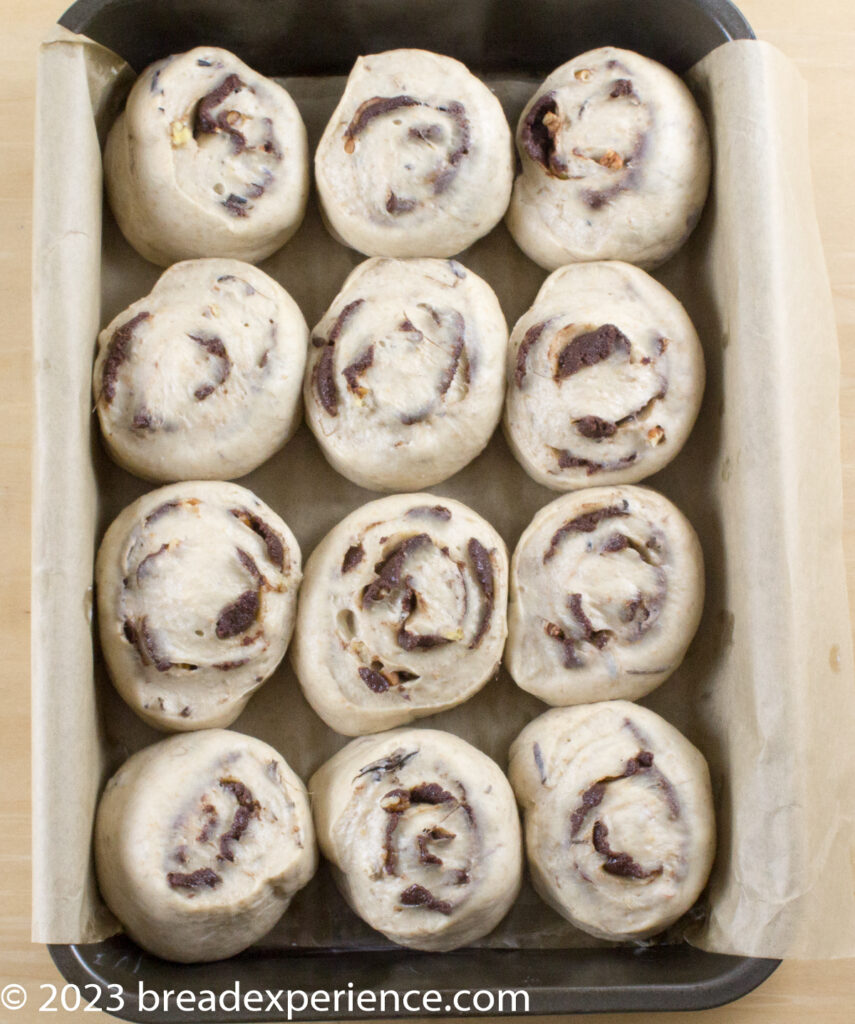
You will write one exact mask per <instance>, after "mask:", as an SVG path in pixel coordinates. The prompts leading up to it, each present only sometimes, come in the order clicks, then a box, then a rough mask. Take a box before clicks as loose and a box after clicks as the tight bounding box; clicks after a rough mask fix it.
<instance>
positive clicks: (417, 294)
mask: <svg viewBox="0 0 855 1024" xmlns="http://www.w3.org/2000/svg"><path fill="white" fill-rule="evenodd" d="M507 337H508V329H507V325H506V324H505V318H504V316H503V315H502V310H501V307H500V306H499V301H498V299H497V298H496V295H495V293H494V292H493V289H492V288H491V287H490V286H489V285H488V284H487V283H486V282H485V281H483V280H481V278H480V277H478V275H477V274H473V273H472V271H471V270H466V269H465V268H464V267H462V266H461V265H460V264H459V263H457V262H455V261H454V260H434V259H413V260H392V259H370V260H366V261H365V262H364V263H361V264H360V265H359V266H358V267H357V268H356V269H355V270H354V271H353V272H352V273H351V274H350V276H349V277H348V278H347V280H346V281H345V282H344V285H343V287H342V289H341V291H340V292H339V293H338V295H337V296H336V298H335V299H334V301H333V303H332V305H331V306H330V308H329V310H328V311H327V313H326V315H325V316H324V318H323V320H321V322H320V323H319V324H318V326H317V327H316V328H315V330H314V332H313V333H312V348H311V351H310V353H309V362H308V366H307V367H306V380H305V387H304V397H305V403H306V418H307V420H308V421H309V426H310V427H311V428H312V431H313V433H314V435H315V437H316V438H317V439H318V443H319V444H320V446H321V448H322V449H323V452H324V455H325V456H326V457H327V460H328V461H329V462H330V464H331V465H332V466H333V467H334V468H335V469H337V470H338V472H339V473H341V474H342V475H343V476H346V477H347V478H348V480H352V481H353V482H354V483H357V484H359V485H360V486H362V487H368V488H371V489H374V490H398V491H401V490H413V489H415V488H417V487H428V486H430V485H431V484H435V483H439V482H440V481H441V480H445V479H447V478H448V477H450V476H451V475H452V474H453V473H456V472H457V471H458V470H459V469H462V468H463V467H464V466H465V465H466V464H467V463H469V462H471V461H472V459H474V458H475V456H476V455H478V454H479V453H480V452H481V451H482V450H483V448H484V447H485V446H486V444H487V442H488V441H489V439H490V435H491V434H492V433H493V431H494V430H495V428H496V424H497V423H498V421H499V417H500V415H501V410H502V400H503V398H504V392H505V383H504V362H505V353H506V351H507Z"/></svg>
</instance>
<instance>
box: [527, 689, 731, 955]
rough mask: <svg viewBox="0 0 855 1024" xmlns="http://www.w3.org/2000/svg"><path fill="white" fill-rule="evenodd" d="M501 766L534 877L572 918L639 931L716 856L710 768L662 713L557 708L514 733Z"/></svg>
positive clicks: (622, 931)
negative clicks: (521, 823)
mask: <svg viewBox="0 0 855 1024" xmlns="http://www.w3.org/2000/svg"><path fill="white" fill-rule="evenodd" d="M508 774H509V777H510V780H511V785H512V786H513V787H514V792H515V793H516V796H517V800H518V801H519V803H520V805H521V807H522V808H523V812H524V818H525V838H526V854H527V857H528V863H529V868H530V870H531V876H532V881H533V882H534V885H535V888H536V889H537V891H538V892H539V893H540V895H541V896H542V897H543V899H544V900H546V902H547V903H549V905H550V906H552V907H553V908H554V909H555V910H557V911H558V913H559V914H561V915H563V916H564V917H566V918H567V919H568V920H569V921H571V922H572V923H573V924H574V925H576V927H577V928H582V929H583V930H584V931H586V932H589V933H590V934H591V935H596V936H598V937H599V938H604V939H624V940H626V939H644V938H648V937H649V936H651V935H655V934H656V933H657V932H660V931H662V930H663V929H665V928H667V927H668V925H670V924H673V923H674V921H676V920H677V918H679V917H680V916H681V915H682V914H684V913H685V912H686V911H687V910H688V909H689V908H690V907H691V906H692V905H693V904H694V902H695V901H696V900H697V898H698V896H699V895H700V892H701V890H702V889H703V887H704V885H705V884H706V880H707V877H708V876H709V873H710V868H711V867H712V862H713V857H714V855H715V817H714V813H713V803H712V791H711V788H710V776H709V769H708V767H707V763H706V761H705V760H704V757H703V755H702V754H701V752H700V751H699V750H698V749H697V748H696V747H694V746H692V744H691V743H690V742H689V741H688V740H687V739H686V738H685V737H684V736H683V735H682V734H681V733H679V732H678V731H677V730H676V729H675V728H674V727H673V726H672V725H669V723H668V722H666V721H665V719H664V718H660V717H659V715H657V714H655V713H654V712H653V711H649V710H648V709H647V708H643V707H639V706H638V705H637V704H630V703H628V702H626V701H607V702H605V703H601V704H587V705H582V706H580V707H575V708H554V709H552V710H551V711H547V712H546V713H545V714H543V715H541V716H540V717H539V718H536V719H535V720H534V721H533V722H531V723H530V724H529V725H527V726H526V727H525V729H523V731H522V732H521V733H520V735H519V736H518V737H517V739H516V740H515V741H514V743H513V745H512V747H511V754H510V766H509V769H508Z"/></svg>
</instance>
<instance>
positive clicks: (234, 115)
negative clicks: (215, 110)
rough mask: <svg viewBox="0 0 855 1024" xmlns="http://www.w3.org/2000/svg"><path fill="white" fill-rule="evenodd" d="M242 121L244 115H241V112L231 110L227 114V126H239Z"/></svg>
mask: <svg viewBox="0 0 855 1024" xmlns="http://www.w3.org/2000/svg"><path fill="white" fill-rule="evenodd" d="M242 120H243V114H241V112H240V111H239V110H230V111H229V112H228V113H227V114H226V123H227V124H231V125H235V124H238V122H240V121H242Z"/></svg>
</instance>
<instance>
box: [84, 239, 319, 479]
mask: <svg viewBox="0 0 855 1024" xmlns="http://www.w3.org/2000/svg"><path fill="white" fill-rule="evenodd" d="M308 340H309V331H308V328H307V327H306V321H305V320H304V319H303V315H302V313H301V312H300V310H299V308H298V307H297V304H296V303H295V302H294V300H293V299H292V298H291V296H290V295H289V294H288V293H287V292H286V291H285V289H284V288H282V287H281V286H280V285H278V284H277V283H276V282H275V281H274V280H273V279H272V278H270V277H268V276H267V275H266V274H264V273H262V271H260V270H258V269H257V268H256V267H253V266H251V265H250V264H248V263H241V262H239V261H238V260H221V259H208V260H188V261H186V262H184V263H177V264H175V265H174V266H172V267H170V268H169V269H168V270H166V271H165V272H164V273H163V275H162V276H161V277H160V279H159V280H158V282H157V284H156V285H155V286H154V288H153V289H152V291H151V293H150V294H149V295H146V296H145V298H142V299H139V300H138V301H137V302H134V303H133V305H131V306H129V307H128V308H127V309H126V310H124V311H123V312H121V313H119V315H118V316H116V317H114V319H113V320H112V322H111V323H110V324H109V325H108V326H107V327H105V328H104V330H103V331H102V332H101V334H100V335H99V336H98V356H97V358H96V360H95V371H94V376H93V390H94V393H95V408H96V410H97V412H98V419H99V420H100V422H101V432H102V434H103V437H104V441H105V443H106V445H107V448H108V450H109V452H110V454H111V455H112V457H113V458H114V459H115V460H116V462H118V463H119V464H120V465H121V466H124V467H125V469H128V470H130V472H132V473H136V475H137V476H141V477H143V478H144V479H146V480H155V481H158V482H162V481H167V480H187V479H201V478H207V479H216V480H223V479H229V478H232V477H238V476H243V475H244V474H245V473H249V472H251V471H252V470H253V469H255V468H256V467H257V466H259V465H260V464H261V463H262V462H264V461H265V460H266V459H267V458H269V457H270V456H271V455H272V454H273V453H274V452H275V451H277V449H279V448H280V447H281V446H282V445H283V444H284V443H285V442H286V441H287V440H288V438H289V437H290V436H291V435H292V434H293V433H294V431H295V430H296V429H297V426H298V424H299V422H300V415H301V389H302V383H303V370H304V368H305V365H306V349H307V347H308Z"/></svg>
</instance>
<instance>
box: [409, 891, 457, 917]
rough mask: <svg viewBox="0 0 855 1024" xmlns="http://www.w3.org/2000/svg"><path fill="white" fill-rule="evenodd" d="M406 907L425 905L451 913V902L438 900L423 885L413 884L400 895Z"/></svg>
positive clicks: (426, 907) (430, 908)
mask: <svg viewBox="0 0 855 1024" xmlns="http://www.w3.org/2000/svg"><path fill="white" fill-rule="evenodd" d="M398 899H400V901H401V904H402V905H403V906H405V907H424V908H425V910H437V911H439V913H440V914H445V915H448V914H450V913H451V909H452V908H451V904H450V903H449V902H447V901H446V900H438V899H437V898H436V897H435V896H434V895H433V893H432V892H430V891H429V890H428V889H426V888H425V887H424V886H423V885H411V886H409V888H407V889H404V891H403V892H402V893H401V895H400V896H399V897H398Z"/></svg>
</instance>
